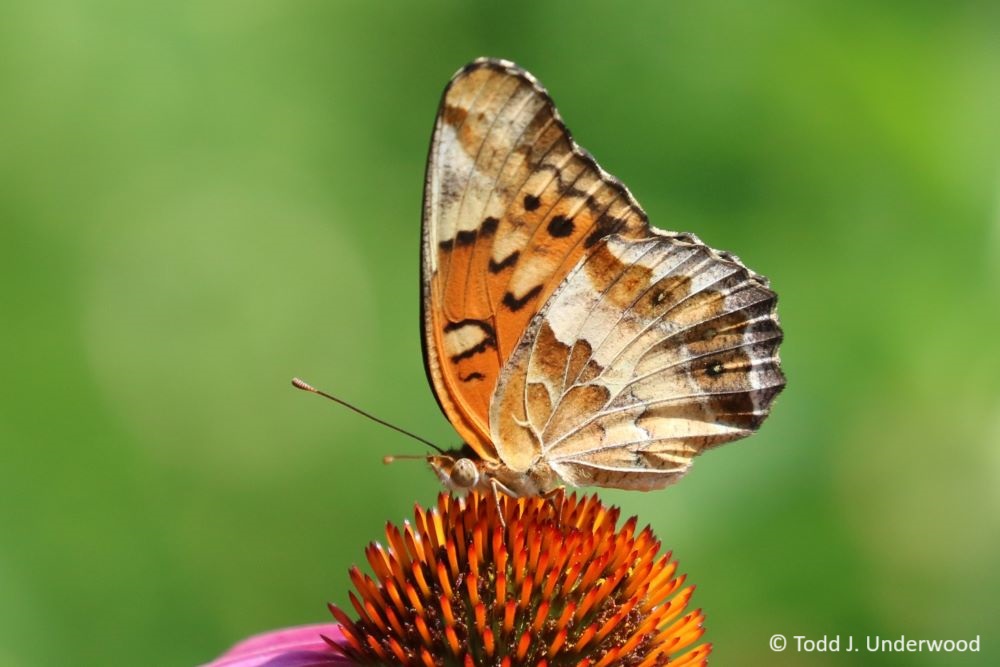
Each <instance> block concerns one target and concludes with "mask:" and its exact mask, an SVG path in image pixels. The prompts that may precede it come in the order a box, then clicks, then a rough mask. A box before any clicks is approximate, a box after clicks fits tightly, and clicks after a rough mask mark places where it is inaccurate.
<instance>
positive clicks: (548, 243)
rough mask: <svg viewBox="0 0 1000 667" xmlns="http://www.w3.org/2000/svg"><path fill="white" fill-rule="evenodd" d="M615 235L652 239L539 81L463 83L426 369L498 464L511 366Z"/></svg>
mask: <svg viewBox="0 0 1000 667" xmlns="http://www.w3.org/2000/svg"><path fill="white" fill-rule="evenodd" d="M614 232H617V233H619V234H622V235H625V236H629V237H636V238H639V237H644V236H647V235H648V234H649V228H648V224H647V223H646V217H645V214H644V213H643V212H642V209H641V208H640V207H639V206H638V204H637V203H636V202H635V200H634V199H633V198H632V196H631V194H629V192H628V190H627V189H625V187H624V186H622V185H621V184H620V183H619V182H618V181H616V180H615V179H614V178H612V177H611V176H609V175H608V174H606V173H605V172H604V171H602V170H601V169H600V167H598V166H597V164H596V163H595V162H594V160H593V158H591V157H590V156H589V155H588V154H586V153H585V152H584V151H583V150H582V149H580V148H579V147H578V146H577V145H576V144H575V143H574V142H573V140H572V138H571V136H570V134H569V132H568V131H567V129H566V127H565V125H564V124H563V122H562V120H561V119H560V118H559V115H558V113H557V111H556V109H555V106H554V104H553V103H552V100H551V98H550V97H549V96H548V94H547V93H546V92H545V90H544V89H543V88H542V87H541V86H540V85H539V84H538V82H537V81H536V80H535V79H534V78H533V77H532V76H531V75H530V74H527V73H526V72H524V71H523V70H520V69H518V68H516V67H515V66H514V65H512V64H511V63H506V62H503V61H493V60H478V61H476V62H474V63H472V64H471V65H469V66H468V67H466V68H464V69H463V70H461V71H460V72H459V73H458V74H456V75H455V77H454V78H453V79H452V81H451V83H450V84H449V85H448V87H447V88H446V90H445V93H444V97H443V99H442V101H441V106H440V109H439V111H438V117H437V121H436V124H435V129H434V136H433V139H432V143H431V151H430V157H429V159H428V165H427V178H426V184H425V191H424V240H423V253H422V263H423V285H424V294H423V310H424V343H425V359H426V363H427V369H428V375H429V376H430V379H431V382H432V384H433V386H434V389H435V393H436V395H437V398H438V401H439V403H440V404H441V407H442V409H443V410H444V412H445V414H446V415H447V416H448V418H449V419H450V420H451V422H452V423H453V424H454V425H455V427H456V429H457V430H458V431H459V434H460V435H461V436H462V437H463V438H464V439H465V441H466V442H468V443H469V444H470V445H471V446H472V447H473V448H474V449H475V450H476V451H477V452H478V453H479V454H480V455H481V456H482V457H483V458H484V459H487V460H494V461H495V460H497V454H496V450H495V448H494V445H493V444H492V436H491V433H490V428H489V410H490V402H491V399H492V396H493V393H494V389H495V387H496V384H497V380H498V378H499V375H500V371H501V368H503V366H504V365H505V364H506V363H507V360H508V358H509V357H510V355H511V353H512V352H513V350H514V348H515V346H516V345H517V343H518V341H519V340H520V339H521V336H522V335H523V333H524V331H525V329H526V328H527V326H528V323H529V322H530V321H531V318H532V317H533V316H534V315H535V314H536V313H537V312H538V311H539V309H540V308H541V307H542V304H544V303H545V301H546V300H547V299H548V298H549V296H550V295H551V294H552V292H553V291H554V290H555V289H556V287H557V286H558V285H559V282H560V280H561V279H562V277H563V276H565V275H566V274H567V273H568V272H569V271H570V270H571V269H572V267H573V266H574V265H576V263H577V262H578V261H579V260H580V258H581V257H583V256H584V255H585V254H586V253H587V252H588V251H589V250H590V248H591V247H593V246H594V245H595V244H596V243H597V242H598V241H599V240H600V239H602V238H604V237H606V236H607V235H608V234H611V233H614Z"/></svg>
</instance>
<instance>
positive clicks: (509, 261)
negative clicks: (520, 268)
mask: <svg viewBox="0 0 1000 667" xmlns="http://www.w3.org/2000/svg"><path fill="white" fill-rule="evenodd" d="M520 256H521V251H519V250H515V251H514V252H512V253H510V254H509V255H507V256H506V257H504V258H503V259H501V260H500V261H499V262H495V261H493V258H492V257H491V258H490V266H489V269H490V273H500V272H501V271H503V270H504V269H506V268H508V267H511V266H514V265H515V264H517V259H518V257H520Z"/></svg>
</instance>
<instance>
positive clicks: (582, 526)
mask: <svg viewBox="0 0 1000 667" xmlns="http://www.w3.org/2000/svg"><path fill="white" fill-rule="evenodd" d="M618 519H619V510H618V509H617V508H613V507H607V506H605V505H603V504H602V503H601V502H600V501H599V500H598V499H597V497H596V496H590V497H587V496H577V495H576V494H570V495H565V494H563V493H562V492H561V491H560V492H558V493H557V494H556V495H555V496H552V497H549V498H517V499H515V498H510V497H508V496H500V497H499V498H495V497H494V496H493V495H491V494H479V493H471V494H469V495H467V496H465V497H455V496H451V495H448V494H445V493H442V494H441V495H440V496H438V501H437V505H436V506H434V507H432V508H430V509H423V508H421V507H419V506H417V507H416V508H415V512H414V522H413V523H412V524H410V523H404V525H403V527H402V528H401V529H400V528H398V527H396V526H394V525H392V524H389V525H388V526H386V543H385V544H386V546H383V545H381V544H379V543H372V544H371V545H369V547H368V548H367V549H366V550H365V555H366V557H367V560H368V563H369V565H370V567H371V569H372V572H373V574H374V576H375V579H372V578H371V577H370V576H368V575H365V574H362V573H361V572H360V571H359V570H358V569H357V568H352V570H351V572H350V575H351V576H350V578H351V581H352V583H353V584H354V588H355V591H352V592H351V593H350V595H349V597H350V600H351V606H352V607H353V608H354V610H355V612H356V616H353V617H352V616H350V615H349V614H348V613H346V612H345V611H344V610H342V609H341V608H339V607H337V606H335V605H330V610H331V612H332V613H333V615H334V617H336V619H337V621H338V622H339V623H340V624H341V625H342V626H343V632H344V639H343V640H342V641H340V642H337V643H333V642H331V644H332V645H333V647H334V648H335V649H336V650H338V651H339V652H340V653H342V654H344V655H345V656H347V657H348V658H350V659H351V660H353V661H354V662H356V663H359V664H382V665H384V664H393V665H406V666H410V665H414V666H417V665H437V666H440V667H448V666H450V665H484V666H498V667H500V666H503V665H510V666H512V667H513V666H515V665H548V666H552V667H554V666H556V665H566V666H583V665H591V666H596V665H601V666H605V665H628V666H631V667H652V666H654V665H667V664H683V665H704V664H706V661H707V658H708V655H709V653H710V652H711V645H710V644H701V645H698V646H695V644H696V643H697V642H698V641H699V640H700V639H701V637H702V635H703V634H704V615H703V614H702V612H701V610H696V611H686V608H687V606H688V603H689V602H690V599H691V595H692V593H693V592H694V587H693V586H685V585H684V581H685V577H684V575H679V574H677V563H676V561H674V560H672V558H671V554H669V553H668V554H666V555H662V556H661V555H659V551H660V543H659V541H658V540H657V539H656V537H655V536H654V535H653V533H652V531H651V529H650V528H648V527H647V528H644V529H643V530H641V531H638V532H636V526H637V522H636V520H635V519H634V518H633V519H630V520H628V521H626V522H625V523H624V524H623V525H622V526H621V527H618Z"/></svg>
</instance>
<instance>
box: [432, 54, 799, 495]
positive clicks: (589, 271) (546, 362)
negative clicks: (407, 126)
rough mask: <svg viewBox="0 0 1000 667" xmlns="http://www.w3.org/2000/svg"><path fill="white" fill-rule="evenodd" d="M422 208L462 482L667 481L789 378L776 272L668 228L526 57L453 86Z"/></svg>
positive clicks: (521, 487)
mask: <svg viewBox="0 0 1000 667" xmlns="http://www.w3.org/2000/svg"><path fill="white" fill-rule="evenodd" d="M423 217H424V221H423V227H424V232H423V248H422V256H421V257H422V266H423V269H422V271H423V281H422V285H423V301H422V307H423V308H422V309H423V322H424V339H423V340H424V358H425V361H426V366H427V371H428V376H429V378H430V380H431V384H432V386H433V388H434V391H435V394H436V396H437V399H438V402H439V404H440V405H441V408H442V410H443V411H444V413H445V415H446V416H447V417H448V418H449V420H450V421H451V422H452V424H453V425H454V427H455V428H456V430H457V431H458V432H459V434H460V435H461V436H462V438H463V440H464V442H465V443H466V446H465V447H463V449H462V450H461V451H459V452H454V453H449V454H446V455H442V456H432V457H428V462H429V463H430V465H431V467H432V468H433V469H434V471H435V472H436V473H437V474H438V476H439V478H440V479H441V480H442V482H444V483H445V484H446V485H448V486H451V487H454V488H486V487H492V488H493V489H494V490H502V491H505V492H507V493H510V494H512V495H540V494H545V493H548V492H550V491H551V490H553V489H554V488H557V487H558V486H561V485H563V484H572V485H576V486H591V485H596V486H608V487H617V488H629V489H640V490H648V489H655V488H661V487H663V486H665V485H667V484H669V483H671V482H673V481H675V480H676V479H678V478H679V477H680V476H682V475H683V474H684V473H685V472H687V470H688V469H689V467H690V465H691V461H692V459H693V457H694V456H696V455H697V454H699V453H701V452H702V451H704V450H705V449H708V448H711V447H713V446H715V445H718V444H721V443H724V442H729V441H731V440H735V439H737V438H741V437H744V436H746V435H749V434H750V433H752V432H753V431H754V430H756V429H757V428H758V427H759V425H760V423H761V422H762V421H763V419H764V418H765V417H766V416H767V414H768V411H769V409H770V405H771V402H772V401H773V399H774V397H775V396H776V395H777V394H778V393H779V392H780V391H781V389H782V388H783V387H784V376H783V375H782V373H781V370H780V362H779V358H778V345H779V344H780V342H781V338H782V332H781V328H780V326H779V324H778V319H777V314H776V304H777V296H776V295H775V293H774V292H773V291H771V290H770V288H769V286H768V282H767V280H766V279H765V278H763V277H762V276H760V275H758V274H756V273H754V272H752V271H750V270H749V269H747V268H746V267H745V266H744V265H743V264H742V263H741V262H740V261H739V259H738V258H736V257H734V256H732V255H730V254H728V253H725V252H721V251H717V250H714V249H712V248H710V247H708V246H707V245H705V244H704V243H702V242H701V241H700V240H699V239H698V238H697V237H695V236H693V235H690V234H678V233H671V232H665V231H662V230H659V229H656V228H653V227H651V226H650V225H649V223H648V220H647V218H646V214H645V213H644V212H643V210H642V208H641V207H640V206H639V204H638V203H637V202H636V200H635V199H634V197H633V196H632V194H631V193H630V192H629V191H628V189H627V188H626V187H625V186H624V185H622V184H621V183H620V182H619V181H618V180H616V179H615V178H614V177H612V176H611V175H609V174H608V173H607V172H605V171H604V170H603V169H601V168H600V166H598V165H597V163H596V161H595V160H594V159H593V158H592V157H591V156H590V155H589V154H588V153H586V152H585V151H584V150H583V149H581V148H580V147H579V146H577V144H576V143H575V142H574V141H573V139H572V137H571V136H570V134H569V131H568V130H567V129H566V127H565V125H564V124H563V122H562V120H561V118H560V117H559V114H558V112H557V111H556V109H555V105H554V104H553V102H552V100H551V98H550V97H549V96H548V93H547V92H546V91H545V90H544V89H543V88H542V87H541V86H540V84H538V82H537V81H536V80H535V79H534V78H533V77H532V76H531V75H530V74H528V73H527V72H525V71H523V70H521V69H519V68H518V67H516V66H515V65H513V64H512V63H509V62H506V61H500V60H490V59H480V60H477V61H475V62H473V63H471V64H470V65H468V66H466V67H465V68H463V69H462V70H461V71H459V72H458V73H457V74H456V75H455V77H454V78H453V79H452V81H451V82H450V83H449V85H448V87H447V88H446V90H445V93H444V96H443V99H442V102H441V106H440V109H439V112H438V117H437V121H436V123H435V130H434V135H433V139H432V142H431V150H430V156H429V158H428V167H427V177H426V183H425V192H424V216H423Z"/></svg>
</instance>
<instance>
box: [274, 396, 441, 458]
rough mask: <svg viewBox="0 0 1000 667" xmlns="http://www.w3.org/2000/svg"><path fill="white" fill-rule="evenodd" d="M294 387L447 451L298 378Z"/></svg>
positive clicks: (436, 448) (435, 448)
mask: <svg viewBox="0 0 1000 667" xmlns="http://www.w3.org/2000/svg"><path fill="white" fill-rule="evenodd" d="M292 386H293V387H295V388H296V389H301V390H302V391H308V392H309V393H310V394H317V395H319V396H322V397H323V398H329V399H330V400H331V401H333V402H334V403H339V404H341V405H343V406H344V407H345V408H347V409H349V410H353V411H354V412H356V413H358V414H359V415H361V416H362V417H367V418H368V419H371V420H372V421H373V422H376V423H379V424H381V425H382V426H387V427H389V428H391V429H392V430H393V431H396V432H397V433H402V434H403V435H405V436H408V437H410V438H413V439H414V440H416V441H417V442H421V443H423V444H425V445H427V446H428V447H430V448H431V449H434V450H435V451H437V452H440V453H441V454H444V453H445V451H444V450H443V449H441V448H440V447H438V446H437V445H435V444H434V443H433V442H431V441H430V440H427V439H425V438H421V437H420V436H419V435H417V434H416V433H410V432H409V431H407V430H406V429H403V428H400V427H398V426H396V425H394V424H390V423H389V422H387V421H385V420H384V419H379V418H378V417H376V416H375V415H373V414H371V413H369V412H365V411H364V410H362V409H361V408H359V407H357V406H354V405H351V404H350V403H348V402H347V401H345V400H343V399H340V398H337V397H336V396H332V395H330V394H328V393H326V392H325V391H320V390H319V389H317V388H316V387H314V386H312V385H311V384H309V383H308V382H303V381H302V380H300V379H298V378H292ZM398 458H403V457H400V456H395V457H386V459H389V460H387V461H386V460H385V459H383V460H384V461H385V463H392V459H398ZM414 458H423V457H422V456H421V457H414Z"/></svg>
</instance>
